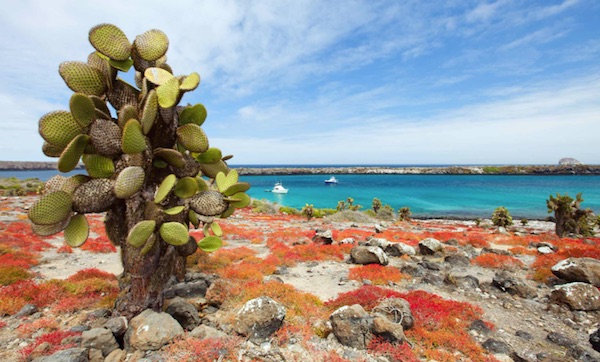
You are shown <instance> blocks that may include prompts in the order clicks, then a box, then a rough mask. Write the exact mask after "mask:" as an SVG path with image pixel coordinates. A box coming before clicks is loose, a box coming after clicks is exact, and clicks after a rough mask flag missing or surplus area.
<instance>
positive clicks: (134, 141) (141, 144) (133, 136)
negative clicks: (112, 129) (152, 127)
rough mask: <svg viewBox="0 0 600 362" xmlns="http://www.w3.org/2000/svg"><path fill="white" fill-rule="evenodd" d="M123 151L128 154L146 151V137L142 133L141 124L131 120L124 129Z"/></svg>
mask: <svg viewBox="0 0 600 362" xmlns="http://www.w3.org/2000/svg"><path fill="white" fill-rule="evenodd" d="M121 149H122V150H123V152H125V153H127V154H135V153H141V152H143V151H144V150H145V149H146V137H144V134H143V133H142V126H141V125H140V122H138V121H137V120H135V119H130V120H128V121H127V123H125V127H123V137H122V139H121Z"/></svg>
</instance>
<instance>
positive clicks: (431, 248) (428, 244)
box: [419, 238, 443, 255]
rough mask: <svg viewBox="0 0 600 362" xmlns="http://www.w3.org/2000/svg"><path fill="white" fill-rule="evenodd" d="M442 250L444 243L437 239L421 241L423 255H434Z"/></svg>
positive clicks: (420, 248) (420, 249) (420, 251)
mask: <svg viewBox="0 0 600 362" xmlns="http://www.w3.org/2000/svg"><path fill="white" fill-rule="evenodd" d="M442 249H443V246H442V243H441V242H440V241H439V240H437V239H434V238H427V239H424V240H421V241H419V253H421V254H422V255H433V254H435V253H437V252H439V251H442Z"/></svg>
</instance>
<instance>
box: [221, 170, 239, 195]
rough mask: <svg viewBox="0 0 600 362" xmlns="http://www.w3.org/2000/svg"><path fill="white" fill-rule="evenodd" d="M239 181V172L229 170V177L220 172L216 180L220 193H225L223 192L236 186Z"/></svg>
mask: <svg viewBox="0 0 600 362" xmlns="http://www.w3.org/2000/svg"><path fill="white" fill-rule="evenodd" d="M238 179H239V176H238V172H237V171H236V170H229V172H228V173H227V175H225V173H223V172H219V173H218V174H217V177H216V178H215V182H216V183H217V188H218V189H219V192H221V193H223V191H225V190H227V189H228V188H229V187H231V186H233V185H235V184H236V183H237V182H238Z"/></svg>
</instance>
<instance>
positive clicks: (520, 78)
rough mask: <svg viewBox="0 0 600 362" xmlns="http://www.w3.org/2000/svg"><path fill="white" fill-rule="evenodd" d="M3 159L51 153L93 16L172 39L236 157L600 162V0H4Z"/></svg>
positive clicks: (197, 96)
mask: <svg viewBox="0 0 600 362" xmlns="http://www.w3.org/2000/svg"><path fill="white" fill-rule="evenodd" d="M0 4H1V5H2V9H3V11H2V12H0V33H1V34H3V36H2V37H0V80H1V81H0V109H1V111H0V114H1V115H2V117H0V132H1V134H2V137H1V142H0V160H21V161H35V160H55V159H48V158H46V157H45V156H44V155H43V154H42V152H41V145H42V139H41V137H40V136H39V134H38V132H37V127H38V126H37V125H38V120H39V118H40V117H41V116H42V115H44V114H45V113H47V112H49V111H53V110H59V109H68V100H69V97H70V95H71V91H70V90H69V89H68V88H67V87H66V85H64V83H63V81H62V79H61V78H60V76H59V74H58V65H59V64H60V62H62V61H66V60H82V61H85V59H86V58H87V55H88V54H89V53H90V52H92V50H93V48H92V47H91V45H90V44H89V43H88V41H87V37H88V31H89V29H90V28H91V27H92V26H94V25H96V24H99V23H112V24H115V25H117V26H119V27H120V28H121V29H123V31H124V32H125V33H126V34H127V35H128V37H129V39H130V40H133V39H134V38H135V36H136V35H138V34H141V33H143V32H144V31H146V30H149V29H152V28H158V29H161V30H163V31H164V32H165V33H166V34H167V35H168V37H169V39H170V47H169V52H168V57H169V64H170V65H171V66H172V67H173V69H174V71H175V73H176V74H189V73H191V72H194V71H197V72H198V73H200V75H201V77H202V83H201V85H200V87H199V88H198V89H197V90H196V91H194V92H192V93H188V94H187V95H186V96H185V97H184V99H183V101H184V102H189V103H192V104H195V103H199V102H200V103H203V104H204V105H205V106H206V108H207V109H208V119H207V121H206V123H205V125H204V126H203V127H204V129H205V131H206V133H207V134H208V136H209V138H210V141H211V146H214V147H219V148H221V149H222V150H223V152H224V153H225V154H233V155H235V157H234V158H233V160H232V161H231V163H232V164H357V163H358V164H513V163H519V164H554V163H556V162H558V160H559V159H560V158H562V157H574V158H577V159H579V160H580V161H582V162H584V163H589V164H600V152H599V151H600V148H599V144H600V142H599V141H598V140H599V139H600V138H599V137H600V25H598V24H600V1H597V0H545V1H517V0H514V1H513V0H499V1H468V0H448V1H427V2H426V1H391V0H390V1H370V0H367V1H348V0H344V1H341V0H339V1H334V0H332V1H302V0H294V1H279V0H273V1H252V2H250V1H241V0H240V1H231V0H214V1H196V0H193V1H177V0H174V1H170V2H167V3H165V2H164V1H152V0H147V1H120V0H108V1H66V0H53V1H46V0H40V1H27V0H22V1H9V0H0Z"/></svg>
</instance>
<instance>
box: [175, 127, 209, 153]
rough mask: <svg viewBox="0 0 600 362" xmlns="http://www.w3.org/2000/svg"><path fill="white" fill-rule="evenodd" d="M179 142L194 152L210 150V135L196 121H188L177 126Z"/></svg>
mask: <svg viewBox="0 0 600 362" xmlns="http://www.w3.org/2000/svg"><path fill="white" fill-rule="evenodd" d="M177 142H179V143H180V144H181V145H182V146H183V147H185V148H186V149H188V150H190V151H192V152H206V150H208V137H206V134H205V133H204V131H203V130H202V128H200V126H198V125H197V124H195V123H188V124H186V125H183V126H180V127H179V128H177Z"/></svg>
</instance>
